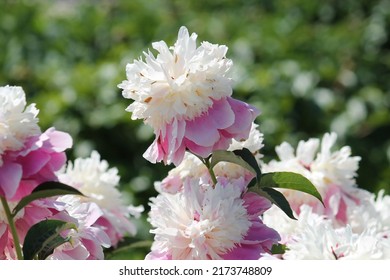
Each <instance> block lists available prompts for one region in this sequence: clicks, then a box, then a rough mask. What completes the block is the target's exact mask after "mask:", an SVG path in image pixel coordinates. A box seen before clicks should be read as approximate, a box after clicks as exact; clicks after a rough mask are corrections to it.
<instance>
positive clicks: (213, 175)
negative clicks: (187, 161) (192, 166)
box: [192, 153, 217, 186]
mask: <svg viewBox="0 0 390 280" xmlns="http://www.w3.org/2000/svg"><path fill="white" fill-rule="evenodd" d="M192 154H193V155H194V156H196V157H197V158H198V159H200V161H201V162H203V164H204V165H206V167H207V170H208V171H209V174H210V177H211V180H212V181H213V185H214V186H215V185H216V184H217V177H216V176H215V173H214V170H213V169H212V168H211V166H210V158H211V156H209V157H207V158H202V157H201V156H198V155H197V154H194V153H192Z"/></svg>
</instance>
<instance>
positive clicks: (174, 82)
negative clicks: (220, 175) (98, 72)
mask: <svg viewBox="0 0 390 280" xmlns="http://www.w3.org/2000/svg"><path fill="white" fill-rule="evenodd" d="M196 38H197V35H196V34H195V33H193V34H191V35H189V33H188V30H187V29H186V28H185V27H181V28H180V30H179V34H178V39H177V41H176V43H175V44H174V46H173V47H170V48H169V47H168V46H167V44H166V43H165V42H163V41H161V42H155V43H153V45H152V46H153V48H154V49H155V50H157V51H158V53H159V54H158V55H157V56H156V57H155V56H154V55H153V54H152V53H151V52H148V53H144V55H145V62H144V61H142V60H141V59H140V60H135V61H134V62H133V63H129V64H127V66H126V76H127V80H125V81H123V82H122V83H121V84H120V85H119V87H120V88H121V89H123V93H122V94H123V96H124V97H125V98H128V99H132V100H133V103H132V104H131V105H130V106H129V107H128V108H127V111H129V112H132V119H142V120H144V122H145V123H146V124H148V125H150V126H151V127H152V128H153V129H154V133H155V140H154V142H153V143H152V145H151V146H150V147H149V148H148V149H147V151H146V152H145V153H144V157H145V158H146V159H147V160H149V161H150V162H152V163H156V162H160V161H163V162H164V163H166V164H170V163H174V164H175V165H178V164H179V163H180V162H181V161H182V159H183V157H184V154H185V151H186V150H190V151H191V152H193V153H195V154H197V155H199V156H202V157H207V156H208V155H209V154H210V153H211V152H212V151H213V150H217V149H226V148H227V147H228V146H229V145H230V144H231V142H232V139H236V140H241V139H246V138H248V135H249V132H250V128H251V124H252V122H253V120H254V119H255V118H256V117H257V116H258V114H259V111H258V110H257V109H256V108H255V107H253V106H251V105H249V104H246V103H244V102H242V101H239V100H236V99H233V98H232V97H231V94H232V87H231V79H230V78H229V76H228V72H229V70H230V67H231V65H232V62H231V60H230V59H227V58H226V52H227V47H226V46H220V45H216V44H211V43H209V42H203V43H202V44H201V45H200V46H199V47H197V45H196Z"/></svg>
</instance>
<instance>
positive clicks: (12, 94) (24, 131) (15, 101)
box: [0, 86, 41, 166]
mask: <svg viewBox="0 0 390 280" xmlns="http://www.w3.org/2000/svg"><path fill="white" fill-rule="evenodd" d="M0 107H1V110H0V166H1V165H2V164H3V160H2V155H3V154H4V153H5V152H7V151H17V150H19V149H21V148H23V146H24V143H25V141H26V140H27V139H28V138H29V137H31V136H34V135H38V134H40V132H41V130H40V128H39V126H38V118H37V115H38V112H39V111H38V109H37V108H36V107H35V104H30V105H28V106H27V107H26V96H25V93H24V91H23V89H22V88H21V87H14V86H12V87H11V86H5V87H0Z"/></svg>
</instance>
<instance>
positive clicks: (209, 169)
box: [203, 157, 217, 186]
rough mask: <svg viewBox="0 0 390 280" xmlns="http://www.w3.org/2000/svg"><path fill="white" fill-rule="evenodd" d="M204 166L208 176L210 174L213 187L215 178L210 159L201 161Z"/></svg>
mask: <svg viewBox="0 0 390 280" xmlns="http://www.w3.org/2000/svg"><path fill="white" fill-rule="evenodd" d="M203 162H204V164H205V165H206V167H207V169H208V171H209V174H210V177H211V180H212V181H213V185H214V186H215V185H216V184H217V177H216V176H215V173H214V170H213V168H212V167H211V166H210V157H208V158H205V159H204V160H203Z"/></svg>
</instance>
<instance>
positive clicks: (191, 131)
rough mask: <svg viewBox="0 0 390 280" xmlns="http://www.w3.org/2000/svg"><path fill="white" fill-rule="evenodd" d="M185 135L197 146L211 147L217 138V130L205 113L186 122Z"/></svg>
mask: <svg viewBox="0 0 390 280" xmlns="http://www.w3.org/2000/svg"><path fill="white" fill-rule="evenodd" d="M185 137H186V138H187V139H188V140H190V141H192V142H193V143H195V144H197V145H199V146H203V147H210V146H211V147H212V146H214V144H215V143H216V142H217V141H218V140H219V132H218V129H217V128H216V127H215V123H214V122H212V121H210V119H209V118H208V117H207V115H206V114H205V115H202V116H201V117H198V118H196V119H194V120H192V121H189V122H187V126H186V133H185Z"/></svg>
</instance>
